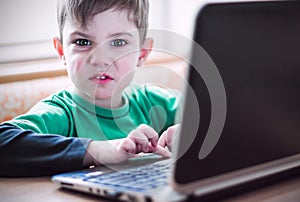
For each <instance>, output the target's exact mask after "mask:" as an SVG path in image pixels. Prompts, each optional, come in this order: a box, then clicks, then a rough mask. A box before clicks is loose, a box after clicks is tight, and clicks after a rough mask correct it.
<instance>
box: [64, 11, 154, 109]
mask: <svg viewBox="0 0 300 202" xmlns="http://www.w3.org/2000/svg"><path fill="white" fill-rule="evenodd" d="M151 47H152V41H151V39H147V40H146V42H145V43H144V45H142V47H140V36H139V32H138V30H137V27H136V25H135V24H134V23H133V22H132V21H130V20H128V15H127V12H125V11H124V12H120V11H113V10H108V11H105V12H103V13H99V14H97V15H95V17H94V18H92V19H91V20H90V21H88V23H87V27H86V29H85V28H83V27H81V26H80V25H79V24H78V23H76V22H74V21H73V20H72V19H70V18H67V19H66V22H65V27H64V30H63V53H59V54H60V56H64V57H63V58H64V59H65V62H66V64H67V69H68V74H69V77H70V78H71V80H72V82H73V83H74V85H75V88H76V91H77V93H78V94H79V95H81V96H82V97H84V98H85V99H88V100H90V101H94V102H99V103H98V105H105V104H103V103H105V102H106V101H112V100H111V99H114V105H116V106H118V105H120V104H121V103H120V102H121V100H122V91H123V90H124V88H126V87H127V86H128V85H129V83H130V82H131V81H132V78H133V75H134V70H135V68H136V67H137V66H140V65H142V64H143V62H144V60H145V59H146V57H147V55H148V54H149V52H150V50H151ZM101 102H103V103H101ZM96 104H97V103H96ZM107 107H108V106H107Z"/></svg>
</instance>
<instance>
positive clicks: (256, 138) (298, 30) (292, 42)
mask: <svg viewBox="0 0 300 202" xmlns="http://www.w3.org/2000/svg"><path fill="white" fill-rule="evenodd" d="M194 40H195V41H196V42H197V43H198V44H199V45H200V46H201V47H202V48H203V49H204V50H205V51H206V52H207V53H208V55H209V56H210V57H211V59H212V61H213V62H214V64H215V66H216V68H217V70H218V71H219V74H220V76H221V78H222V82H223V85H224V89H225V94H226V103H225V104H226V117H225V120H224V121H225V122H224V127H223V129H222V132H221V134H220V138H219V139H218V141H217V144H216V145H215V147H214V148H213V149H212V151H211V152H210V153H209V154H208V155H207V156H205V158H199V151H200V149H201V147H202V146H203V141H204V139H205V138H206V135H207V131H208V129H209V126H210V123H211V120H212V111H213V106H212V104H211V102H212V97H211V96H210V92H209V90H208V88H207V85H206V82H205V81H204V79H203V75H200V73H199V72H200V71H199V68H203V67H201V66H200V67H197V66H193V67H191V68H190V69H191V70H190V76H189V83H190V85H191V87H192V91H193V92H191V89H190V90H188V92H187V95H186V108H185V110H186V111H185V115H184V118H183V126H182V131H181V135H180V137H179V142H180V143H179V151H180V152H181V153H180V152H179V153H180V158H179V159H178V161H177V163H176V166H175V170H174V171H175V174H174V175H175V176H174V177H175V181H176V182H177V183H179V184H186V183H190V182H194V181H199V180H201V179H204V178H207V177H211V176H216V175H219V174H223V173H227V172H231V171H235V170H239V169H242V168H246V167H249V166H255V165H258V164H261V163H265V162H269V161H272V160H276V159H280V158H285V157H288V156H291V155H295V154H299V153H300V2H297V1H281V2H280V1H279V2H278V1H277V2H247V3H223V4H222V3H219V4H208V5H206V6H205V7H204V8H202V9H201V11H200V12H199V15H198V17H197V21H196V26H195V35H194ZM199 57H200V56H198V55H197V51H194V55H193V59H192V60H196V59H199ZM192 94H195V95H196V98H197V100H196V102H195V100H194V101H193V99H190V97H189V96H191V95H192ZM214 99H215V98H214ZM193 108H199V111H200V118H199V122H197V124H198V125H197V130H196V136H195V134H192V133H193V132H191V129H190V128H192V127H191V125H189V123H191V122H192V119H193V115H192V114H193V113H195V111H194V110H193ZM191 124H192V123H191ZM184 142H189V144H188V143H187V144H182V143H184Z"/></svg>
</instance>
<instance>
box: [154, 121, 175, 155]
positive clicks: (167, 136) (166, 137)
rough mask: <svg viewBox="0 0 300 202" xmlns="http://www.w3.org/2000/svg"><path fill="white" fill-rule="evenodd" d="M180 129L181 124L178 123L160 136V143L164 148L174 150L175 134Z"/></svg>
mask: <svg viewBox="0 0 300 202" xmlns="http://www.w3.org/2000/svg"><path fill="white" fill-rule="evenodd" d="M179 129H180V124H177V125H174V126H171V127H169V128H168V129H167V130H165V131H164V132H163V134H162V135H161V136H160V138H159V141H158V145H159V146H161V147H163V148H165V147H168V149H169V150H170V151H172V141H173V140H174V138H175V134H176V132H177V131H178V130H179Z"/></svg>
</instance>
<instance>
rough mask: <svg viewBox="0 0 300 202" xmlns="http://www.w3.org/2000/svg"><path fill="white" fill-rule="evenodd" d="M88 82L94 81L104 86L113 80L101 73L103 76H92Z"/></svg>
mask: <svg viewBox="0 0 300 202" xmlns="http://www.w3.org/2000/svg"><path fill="white" fill-rule="evenodd" d="M90 80H91V81H94V82H96V83H98V84H105V83H108V82H110V81H112V80H114V79H113V78H112V77H111V76H110V75H108V74H105V73H103V74H97V75H95V76H92V77H91V78H90Z"/></svg>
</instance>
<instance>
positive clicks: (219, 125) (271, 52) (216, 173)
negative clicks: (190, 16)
mask: <svg viewBox="0 0 300 202" xmlns="http://www.w3.org/2000/svg"><path fill="white" fill-rule="evenodd" d="M194 41H195V42H196V43H193V45H192V52H191V53H192V56H191V61H190V67H189V74H188V78H187V81H188V85H187V87H186V91H185V101H184V107H183V118H182V126H181V130H180V132H179V133H178V134H177V135H178V136H177V138H176V140H175V143H174V146H173V147H174V149H173V151H172V152H173V157H172V158H171V159H161V158H160V157H158V156H155V155H146V156H142V157H139V158H137V159H131V160H129V161H128V162H126V163H125V164H124V165H115V166H116V167H115V168H112V167H98V168H93V169H88V170H84V171H77V172H71V173H63V174H59V175H55V176H53V178H52V180H53V181H54V182H55V183H57V184H58V185H59V186H61V187H64V188H68V189H74V190H78V191H83V192H87V193H90V194H94V195H98V196H101V197H105V198H109V199H114V200H121V201H184V200H191V198H197V197H200V198H202V199H208V198H209V199H211V197H215V199H218V197H219V199H220V198H222V197H224V196H228V195H229V194H232V193H236V191H238V190H243V189H246V190H247V189H251V188H253V187H256V186H261V185H264V184H266V183H267V182H273V181H275V180H279V179H282V178H284V177H288V176H292V175H294V174H298V173H299V170H300V169H299V168H300V124H299V123H300V93H299V90H300V79H299V78H300V2H299V1H245V2H241V1H239V2H217V3H216V2H215V3H206V4H204V5H203V6H202V7H201V8H200V9H199V13H198V15H197V17H196V21H195V31H194ZM118 166H119V167H118ZM122 166H123V167H122ZM196 201H197V200H196Z"/></svg>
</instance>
